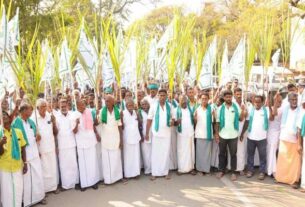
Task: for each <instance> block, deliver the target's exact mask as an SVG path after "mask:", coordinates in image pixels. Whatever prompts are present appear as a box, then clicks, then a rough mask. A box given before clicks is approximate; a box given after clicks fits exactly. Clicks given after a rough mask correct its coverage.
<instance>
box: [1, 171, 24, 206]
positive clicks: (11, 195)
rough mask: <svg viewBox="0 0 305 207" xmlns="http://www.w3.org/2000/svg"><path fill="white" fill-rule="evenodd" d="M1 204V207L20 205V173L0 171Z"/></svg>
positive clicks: (21, 188)
mask: <svg viewBox="0 0 305 207" xmlns="http://www.w3.org/2000/svg"><path fill="white" fill-rule="evenodd" d="M0 191H1V199H0V206H1V203H2V205H3V207H17V206H21V204H22V193H23V175H22V171H21V170H20V171H18V172H5V171H0Z"/></svg>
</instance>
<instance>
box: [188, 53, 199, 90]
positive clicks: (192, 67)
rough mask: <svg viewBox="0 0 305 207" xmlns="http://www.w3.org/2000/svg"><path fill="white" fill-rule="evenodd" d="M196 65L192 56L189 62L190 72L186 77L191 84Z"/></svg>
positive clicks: (195, 73)
mask: <svg viewBox="0 0 305 207" xmlns="http://www.w3.org/2000/svg"><path fill="white" fill-rule="evenodd" d="M196 71H197V70H196V65H195V61H194V58H192V62H191V67H190V73H189V77H188V82H189V84H190V85H191V86H194V83H195V81H196V75H197V72H196Z"/></svg>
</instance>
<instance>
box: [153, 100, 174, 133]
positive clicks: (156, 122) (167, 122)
mask: <svg viewBox="0 0 305 207" xmlns="http://www.w3.org/2000/svg"><path fill="white" fill-rule="evenodd" d="M165 107H166V124H167V126H168V127H170V118H171V112H170V110H171V109H170V105H169V103H168V102H167V101H166V102H165ZM159 121H160V102H158V106H157V111H156V115H155V131H156V132H158V131H159Z"/></svg>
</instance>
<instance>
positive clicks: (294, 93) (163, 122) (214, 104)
mask: <svg viewBox="0 0 305 207" xmlns="http://www.w3.org/2000/svg"><path fill="white" fill-rule="evenodd" d="M285 88H286V89H287V92H288V94H287V95H286V97H285V98H284V96H282V94H281V93H280V92H276V93H273V95H271V94H272V93H269V94H268V95H267V96H263V95H257V94H254V93H251V92H248V91H243V90H242V88H240V87H239V85H238V82H237V81H233V83H232V82H229V83H227V84H226V85H225V86H223V87H220V88H217V89H214V90H199V89H198V88H197V87H195V88H192V87H186V88H185V89H184V91H183V92H181V91H178V90H176V91H175V92H174V94H173V95H172V96H171V95H170V93H169V92H168V89H167V87H166V86H165V87H164V86H160V85H158V84H157V83H155V82H151V83H150V84H148V85H147V87H143V88H142V89H138V90H137V91H136V92H135V93H133V92H131V91H129V90H128V89H126V88H121V89H120V90H113V88H105V89H104V90H103V92H102V93H101V95H96V93H94V91H93V90H85V91H81V90H80V89H78V88H77V84H76V87H75V88H74V89H73V90H72V91H71V92H70V90H66V92H65V93H57V94H56V95H54V97H51V96H46V97H44V94H41V96H40V98H39V99H38V100H37V102H36V104H35V105H34V106H33V105H31V104H29V101H28V99H27V94H24V93H23V91H22V90H21V91H20V93H19V94H18V95H17V94H7V96H6V97H5V99H4V100H3V101H2V119H3V123H1V125H2V126H1V129H0V195H1V199H0V200H1V203H0V206H1V204H2V206H3V207H10V206H31V205H34V204H37V203H41V204H46V203H47V202H46V200H45V196H46V193H50V192H53V193H55V194H57V193H59V192H60V191H64V190H69V189H74V188H76V189H79V190H81V191H85V190H86V189H87V188H93V189H97V188H98V184H99V183H101V182H103V183H105V184H107V185H110V184H113V183H116V182H118V181H122V182H124V183H125V182H127V180H128V179H131V178H138V177H139V176H140V175H141V170H142V169H143V172H144V174H145V175H151V180H152V181H153V180H155V179H156V178H158V177H165V179H170V178H171V177H170V173H169V172H170V171H171V170H177V173H178V174H179V175H181V174H185V173H191V174H193V175H195V174H197V173H201V174H209V173H212V172H215V173H216V176H217V177H218V178H221V177H222V176H224V175H225V173H230V178H231V180H232V181H235V180H237V178H238V176H246V177H247V178H251V177H252V176H254V174H255V173H257V176H258V179H259V180H264V179H265V176H266V175H268V176H272V177H274V179H275V181H276V182H279V183H285V184H289V185H291V186H292V187H293V188H300V190H301V191H304V189H305V164H303V166H302V158H305V157H303V155H305V153H303V149H305V148H304V147H303V141H302V138H303V137H304V136H305V116H304V114H305V95H303V94H305V91H304V88H305V81H302V80H301V81H300V82H299V83H298V85H297V86H296V85H294V84H288V86H287V87H285ZM255 166H258V167H259V168H258V169H256V168H255ZM301 172H303V173H301ZM198 179H199V178H198Z"/></svg>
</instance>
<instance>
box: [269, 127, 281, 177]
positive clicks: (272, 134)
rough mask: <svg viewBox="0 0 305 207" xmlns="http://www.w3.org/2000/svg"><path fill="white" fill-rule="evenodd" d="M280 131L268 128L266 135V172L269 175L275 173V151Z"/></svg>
mask: <svg viewBox="0 0 305 207" xmlns="http://www.w3.org/2000/svg"><path fill="white" fill-rule="evenodd" d="M279 136H280V131H279V130H278V131H276V130H269V131H268V137H267V174H268V175H269V176H271V175H273V174H274V173H276V160H277V158H276V152H277V150H278V147H279Z"/></svg>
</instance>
